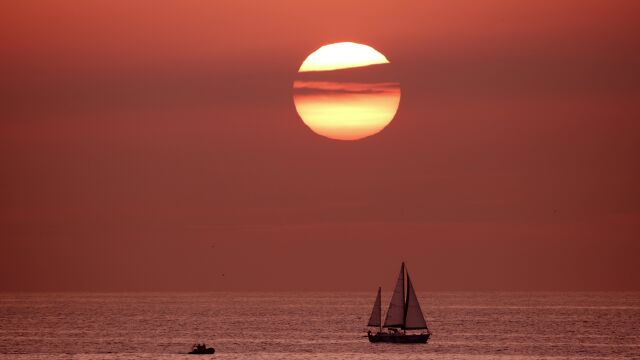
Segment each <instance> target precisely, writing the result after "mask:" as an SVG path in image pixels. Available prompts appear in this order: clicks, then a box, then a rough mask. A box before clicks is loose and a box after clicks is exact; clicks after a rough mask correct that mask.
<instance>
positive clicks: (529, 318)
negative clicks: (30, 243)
mask: <svg viewBox="0 0 640 360" xmlns="http://www.w3.org/2000/svg"><path fill="white" fill-rule="evenodd" d="M388 296H389V294H387V297H386V298H385V297H384V296H383V306H384V305H386V304H388V300H389V299H388ZM374 298H375V293H374V292H371V293H360V292H317V293H316V292H275V293H246V292H243V293H240V292H238V293H223V292H219V293H43V294H37V293H23V294H10V293H4V294H0V359H1V360H5V359H12V360H20V359H43V360H44V359H47V360H49V359H98V360H101V359H104V360H107V359H194V358H198V359H208V358H211V359H300V360H303V359H365V360H366V359H403V360H406V359H495V358H504V359H624V358H627V359H640V293H637V292H618V293H608V292H596V293H574V292H572V293H561V292H536V293H524V292H523V293H514V292H431V293H420V294H419V299H420V303H421V305H422V310H423V312H424V313H425V316H426V318H427V323H428V325H429V329H430V331H431V332H432V333H433V335H432V337H431V339H430V340H429V343H428V344H417V345H406V344H371V343H369V341H368V340H367V338H366V337H364V336H365V335H366V330H367V328H366V323H367V320H368V318H369V315H370V313H371V309H372V305H373V302H374ZM195 342H206V344H207V345H208V346H213V347H214V348H215V349H216V353H215V354H214V355H186V352H187V351H188V350H189V349H190V347H191V345H192V344H193V343H195Z"/></svg>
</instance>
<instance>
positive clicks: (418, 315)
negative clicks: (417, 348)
mask: <svg viewBox="0 0 640 360" xmlns="http://www.w3.org/2000/svg"><path fill="white" fill-rule="evenodd" d="M405 272H406V273H407V291H406V296H405V286H404V277H405ZM381 292H382V288H380V287H379V288H378V296H376V301H375V302H374V303H373V311H371V317H370V318H369V323H368V324H367V326H369V327H377V328H378V332H377V333H375V334H374V333H372V332H371V330H369V331H368V333H367V336H368V338H369V341H370V342H372V343H377V342H387V343H401V344H424V343H426V342H427V340H429V337H430V336H431V332H430V331H429V328H428V327H427V322H426V321H425V319H424V315H423V314H422V309H420V303H418V297H417V296H416V291H415V289H414V287H413V284H412V283H411V278H410V277H409V272H408V271H406V268H405V266H404V262H403V263H402V266H401V267H400V275H399V276H398V281H397V282H396V288H395V289H394V290H393V295H392V296H391V302H390V303H389V309H388V310H387V316H386V318H385V319H384V325H383V323H382V307H381V296H380V294H381ZM383 328H385V329H386V331H383ZM407 330H409V331H415V330H422V332H421V333H417V334H416V333H407Z"/></svg>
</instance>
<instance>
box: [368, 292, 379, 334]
mask: <svg viewBox="0 0 640 360" xmlns="http://www.w3.org/2000/svg"><path fill="white" fill-rule="evenodd" d="M380 293H381V288H378V296H376V302H375V303H373V310H372V311H371V317H370V318H369V323H368V324H367V326H380V325H381V324H380V321H382V319H380V317H381V312H382V309H381V299H380Z"/></svg>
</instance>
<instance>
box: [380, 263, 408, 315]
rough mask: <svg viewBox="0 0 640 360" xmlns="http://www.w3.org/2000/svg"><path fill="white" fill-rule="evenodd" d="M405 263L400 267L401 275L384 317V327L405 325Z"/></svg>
mask: <svg viewBox="0 0 640 360" xmlns="http://www.w3.org/2000/svg"><path fill="white" fill-rule="evenodd" d="M404 307H405V302H404V263H402V266H401V267H400V275H399V276H398V282H396V288H395V289H394V290H393V295H392V296H391V302H390V303H389V309H388V310H387V317H386V318H385V319H384V327H386V328H388V327H403V326H404V313H405V311H404Z"/></svg>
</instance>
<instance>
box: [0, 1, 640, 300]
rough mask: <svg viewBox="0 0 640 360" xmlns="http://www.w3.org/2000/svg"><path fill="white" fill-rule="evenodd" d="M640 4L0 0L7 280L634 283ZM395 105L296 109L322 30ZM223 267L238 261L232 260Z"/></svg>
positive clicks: (0, 155)
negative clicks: (354, 46) (321, 130)
mask: <svg viewBox="0 0 640 360" xmlns="http://www.w3.org/2000/svg"><path fill="white" fill-rule="evenodd" d="M639 15H640V5H638V3H637V2H635V1H615V2H605V1H558V2H544V3H541V2H539V1H521V2H517V3H515V2H512V1H506V0H505V1H438V2H431V1H414V2H412V1H404V2H403V1H400V2H372V1H366V2H365V1H363V2H351V1H327V2H314V3H307V4H301V3H300V2H297V1H295V2H294V1H290V2H284V1H283V2H277V1H273V2H254V1H228V2H223V1H216V2H210V1H194V2H190V3H188V4H185V3H183V2H177V1H172V2H162V3H160V2H156V1H146V2H145V1H136V2H126V1H91V2H87V1H48V2H47V1H21V2H5V3H3V4H1V5H0V75H1V78H2V81H1V82H0V95H1V96H0V165H1V166H2V174H1V176H0V290H7V291H11V290H104V291H109V290H198V289H202V290H281V289H305V290H330V289H343V290H371V291H372V292H373V291H375V287H376V286H378V285H382V286H387V287H388V286H390V285H391V284H392V282H393V280H394V278H395V275H396V271H397V268H398V266H399V263H400V261H401V260H406V261H407V263H408V266H409V269H410V270H411V273H412V279H413V280H414V282H415V285H416V287H417V289H418V290H419V291H428V290H442V289H462V290H464V289H473V290H476V289H477V290H482V289H504V290H563V289H564V290H591V289H600V290H611V289H613V290H615V289H635V290H640V288H639V287H638V284H640V270H639V268H638V266H637V257H638V254H640V244H639V242H638V239H639V238H640V190H638V189H639V187H638V185H637V184H639V183H640V162H639V161H638V154H640V123H639V122H638V119H639V118H640V108H639V107H640V105H639V104H640V50H639V49H640V47H639V46H638V45H639V44H640V25H639V23H638V21H637V19H638V17H639ZM339 41H354V42H358V43H364V44H368V45H371V46H373V47H374V48H376V49H377V50H379V51H381V52H382V53H383V54H384V55H385V56H386V57H387V58H388V59H389V61H390V62H391V64H392V65H394V69H397V74H395V76H394V77H393V78H391V79H385V80H382V81H398V82H399V83H400V84H401V89H402V101H401V104H400V108H399V111H398V114H397V116H396V118H395V120H394V121H393V122H392V123H391V124H390V125H389V126H388V127H387V128H385V130H384V131H383V132H381V133H380V134H378V135H375V136H373V137H371V138H367V139H365V140H362V141H358V142H339V141H332V140H329V139H326V138H323V137H320V136H318V135H316V134H314V133H313V132H311V131H309V129H308V128H307V127H306V126H305V125H304V124H303V123H302V121H301V120H300V119H299V118H298V116H297V114H296V111H295V108H294V106H293V100H292V84H293V81H294V79H296V75H297V70H298V68H299V67H300V64H301V62H302V61H303V60H304V59H305V57H306V56H307V55H308V54H309V53H310V52H311V51H314V50H315V49H317V48H318V47H319V46H321V45H324V44H327V43H332V42H339ZM223 273H224V274H225V275H224V276H222V274H223Z"/></svg>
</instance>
